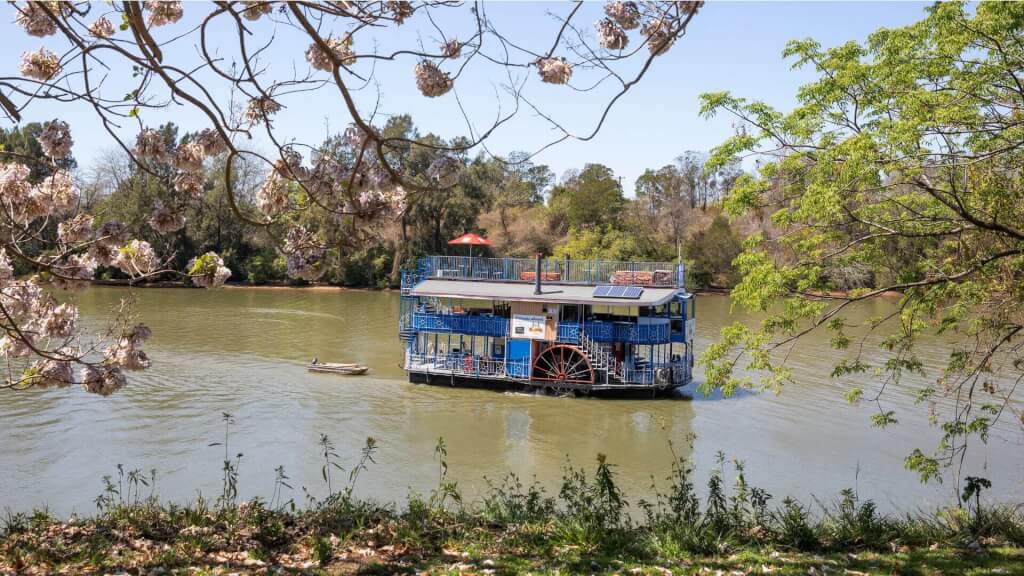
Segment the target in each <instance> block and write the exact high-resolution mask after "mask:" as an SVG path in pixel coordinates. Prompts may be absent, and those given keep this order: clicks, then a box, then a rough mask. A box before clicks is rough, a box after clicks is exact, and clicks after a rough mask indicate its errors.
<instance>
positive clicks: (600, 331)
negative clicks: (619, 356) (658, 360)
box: [583, 321, 671, 344]
mask: <svg viewBox="0 0 1024 576" xmlns="http://www.w3.org/2000/svg"><path fill="white" fill-rule="evenodd" d="M583 329H584V330H585V331H586V333H587V337H589V338H590V339H591V340H594V341H595V342H629V343H631V344H667V343H668V342H669V339H670V337H671V327H670V326H669V325H668V324H667V323H666V324H633V323H630V322H600V321H598V322H587V323H586V324H584V326H583Z"/></svg>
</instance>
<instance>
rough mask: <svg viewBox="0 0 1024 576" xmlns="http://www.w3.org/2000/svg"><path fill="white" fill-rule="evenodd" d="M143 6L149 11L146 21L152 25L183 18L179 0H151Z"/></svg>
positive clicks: (168, 22) (164, 23)
mask: <svg viewBox="0 0 1024 576" xmlns="http://www.w3.org/2000/svg"><path fill="white" fill-rule="evenodd" d="M143 6H144V7H145V8H146V10H148V11H149V18H147V19H146V23H147V24H149V25H150V26H164V25H166V24H173V23H175V22H177V21H178V20H181V16H182V14H183V10H182V8H181V2H178V1H177V0H150V1H148V2H145V3H144V4H143Z"/></svg>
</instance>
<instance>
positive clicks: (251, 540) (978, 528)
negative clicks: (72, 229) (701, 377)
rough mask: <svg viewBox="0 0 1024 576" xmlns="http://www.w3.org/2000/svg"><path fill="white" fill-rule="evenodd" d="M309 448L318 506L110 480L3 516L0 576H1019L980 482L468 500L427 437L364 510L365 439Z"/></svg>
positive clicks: (680, 473) (607, 467)
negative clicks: (409, 470) (922, 488)
mask: <svg viewBox="0 0 1024 576" xmlns="http://www.w3.org/2000/svg"><path fill="white" fill-rule="evenodd" d="M321 446H322V447H323V458H324V459H323V479H324V484H325V486H326V487H327V493H328V494H330V496H327V497H326V498H324V499H322V500H319V499H317V498H316V497H314V496H313V495H312V494H311V493H310V492H309V491H308V490H306V489H305V488H303V491H302V492H303V495H304V497H303V498H302V500H303V501H304V504H300V503H298V502H296V501H295V500H294V499H290V498H286V497H285V494H288V493H291V491H292V488H291V485H290V484H289V478H288V477H287V476H286V475H285V474H284V470H283V468H278V470H277V474H276V478H275V481H274V484H273V491H272V493H271V495H270V497H269V499H262V498H255V499H252V500H249V501H246V502H242V503H236V501H235V498H236V496H237V485H238V480H239V476H238V466H239V464H240V461H241V458H242V455H241V454H239V455H238V457H237V459H236V460H233V459H226V460H225V462H224V484H223V491H222V493H221V495H220V496H219V497H218V498H217V499H216V500H212V501H207V500H203V499H202V497H200V498H199V499H198V500H197V501H194V502H192V503H190V504H188V505H185V506H181V505H175V504H166V503H162V502H160V501H159V500H158V498H157V496H155V495H154V491H155V489H154V488H155V482H156V476H155V472H153V473H152V474H150V475H146V474H144V473H141V472H140V471H139V470H132V471H127V470H125V469H124V468H122V467H118V475H117V477H116V478H113V477H109V476H108V477H106V478H105V479H104V483H105V486H106V488H105V490H104V492H103V493H102V494H100V495H99V496H98V497H97V498H96V499H95V503H96V506H97V510H98V512H97V514H96V516H94V517H91V518H75V517H73V518H71V519H68V520H66V521H62V520H60V519H57V518H54V517H52V516H50V515H49V514H47V513H46V512H45V511H37V512H35V513H33V514H10V513H8V514H7V517H6V518H5V519H4V521H3V524H2V530H0V574H53V573H68V574H79V573H131V574H167V573H182V574H186V573H187V574H194V573H197V572H199V573H204V574H227V573H263V574H265V573H301V574H357V573H358V574H398V573H408V574H411V573H430V574H452V573H458V574H462V573H467V574H521V573H563V574H565V573H568V574H659V575H667V574H708V573H711V574H716V575H717V574H755V573H756V574H829V573H837V574H848V575H862V574H895V573H913V574H970V573H977V574H981V573H985V574H1024V511H1022V506H1020V505H1017V506H1010V505H991V506H990V505H986V504H984V503H983V500H982V499H981V491H982V490H984V489H985V486H984V485H983V484H970V483H969V485H970V486H973V488H969V489H968V490H967V491H965V494H964V500H965V502H964V503H965V505H966V507H964V508H946V509H942V510H936V511H934V512H932V513H922V512H917V513H913V514H902V515H885V514H881V513H879V512H878V511H877V508H876V507H875V505H874V503H873V502H871V501H860V500H859V499H858V497H857V495H856V493H855V492H854V491H853V490H845V491H843V492H842V493H841V494H840V495H839V496H838V497H837V498H836V499H835V500H834V501H833V502H831V503H828V502H822V501H819V500H817V499H815V502H816V506H815V508H814V509H813V510H812V508H811V507H809V506H806V505H803V504H801V503H800V502H798V501H796V500H794V499H791V498H786V499H783V500H782V501H781V502H778V504H777V505H769V502H773V500H772V496H771V495H770V494H768V493H767V492H765V491H764V490H761V489H759V488H757V487H755V486H752V485H750V484H748V482H747V480H746V476H745V473H744V469H743V467H742V465H740V464H735V476H733V477H732V478H731V479H730V481H727V478H726V470H725V468H724V464H723V466H722V467H721V468H719V469H717V470H714V471H712V473H711V476H710V478H709V480H708V482H707V495H706V497H705V498H703V499H701V498H699V497H698V495H697V492H696V490H695V487H694V484H693V470H692V468H691V467H690V465H689V462H688V460H686V459H680V460H679V461H677V462H676V464H675V465H674V466H673V473H672V475H671V476H670V477H669V478H668V482H667V484H666V485H665V487H664V489H657V488H655V489H654V493H653V496H652V497H651V498H649V499H646V500H640V501H638V502H636V503H635V504H631V503H630V502H628V501H627V500H626V498H625V496H624V493H623V492H622V489H621V487H620V486H619V485H618V484H617V479H616V478H617V476H616V472H615V468H614V467H613V466H612V465H611V464H609V463H608V462H607V461H606V459H605V457H604V456H600V455H599V456H598V458H597V464H596V466H595V467H594V468H593V469H587V470H585V469H583V468H579V469H577V468H574V467H571V466H568V467H567V468H566V469H565V470H564V473H563V477H562V484H561V488H560V489H559V491H558V493H557V495H554V496H549V495H548V494H547V493H546V492H545V491H544V489H543V488H541V487H540V486H539V485H538V484H536V483H533V484H528V485H526V484H524V483H523V482H521V481H520V480H519V478H518V477H517V476H515V475H509V476H507V477H505V479H504V480H502V481H500V482H495V481H490V480H488V481H487V485H488V489H487V490H486V491H485V492H484V493H483V494H482V495H481V496H480V497H479V498H477V499H474V500H473V501H468V500H466V499H464V498H463V496H462V493H461V491H460V489H459V485H458V483H457V482H455V481H453V480H451V479H450V478H449V477H448V464H447V457H448V453H447V448H446V445H445V443H444V442H443V441H439V442H438V445H437V448H436V449H435V460H436V464H437V475H436V479H437V483H436V487H435V488H434V489H432V490H430V492H429V494H426V495H420V494H417V493H415V492H411V493H410V494H409V495H408V496H407V498H406V501H405V502H403V503H401V504H398V503H391V504H381V503H378V502H376V501H372V500H366V499H360V498H358V497H356V496H355V495H354V494H355V490H356V485H357V481H358V479H359V476H360V474H361V473H362V472H364V471H366V470H368V465H370V464H372V463H373V462H374V454H375V453H376V441H374V440H373V439H368V440H367V443H366V445H365V447H364V448H363V450H362V457H361V458H360V459H359V461H358V463H356V464H354V465H353V466H352V467H351V468H350V469H348V470H345V471H346V472H348V474H347V479H346V478H345V475H342V472H343V470H342V468H341V467H340V466H338V465H337V464H336V455H335V453H334V446H333V444H331V443H330V441H329V440H327V439H326V437H324V438H322V440H321ZM225 454H226V455H230V451H228V450H227V449H225ZM332 474H333V475H334V476H341V477H340V478H339V477H333V478H332ZM332 481H333V483H332ZM340 484H343V485H344V487H342V488H340V489H339V487H338V486H339V485H340ZM144 492H149V494H148V495H147V496H143V493H144Z"/></svg>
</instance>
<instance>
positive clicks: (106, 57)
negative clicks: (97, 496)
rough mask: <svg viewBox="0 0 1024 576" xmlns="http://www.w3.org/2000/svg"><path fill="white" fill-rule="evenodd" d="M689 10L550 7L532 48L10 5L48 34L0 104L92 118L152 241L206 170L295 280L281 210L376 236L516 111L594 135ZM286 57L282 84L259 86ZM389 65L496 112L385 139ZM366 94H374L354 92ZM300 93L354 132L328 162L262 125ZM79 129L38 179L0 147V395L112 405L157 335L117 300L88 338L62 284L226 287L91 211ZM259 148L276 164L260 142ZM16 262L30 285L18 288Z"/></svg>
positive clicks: (296, 247)
mask: <svg viewBox="0 0 1024 576" xmlns="http://www.w3.org/2000/svg"><path fill="white" fill-rule="evenodd" d="M701 4H702V3H701V2H643V3H634V2H609V3H608V4H606V5H604V7H603V13H602V14H598V17H597V21H596V22H594V21H593V16H591V20H590V21H584V15H585V14H586V13H587V12H588V11H589V10H591V9H592V8H595V7H592V6H585V5H584V4H583V3H582V2H576V3H572V4H566V5H564V6H559V12H560V13H558V14H551V13H545V12H543V11H541V10H538V9H537V8H536V7H532V6H531V7H526V6H523V7H522V8H523V10H532V11H534V12H535V13H534V14H532V15H531V16H532V17H534V18H540V17H546V18H549V19H552V20H553V21H554V22H555V23H556V24H557V26H556V29H557V33H556V34H555V35H554V37H547V38H542V39H541V41H540V42H539V43H538V44H537V45H530V44H531V43H530V42H527V41H526V40H522V39H518V38H515V37H513V35H510V34H511V33H514V32H516V30H515V27H511V28H512V30H505V29H503V27H502V23H501V22H500V21H496V20H494V19H492V18H490V17H489V16H488V14H487V10H486V7H485V6H484V5H483V4H480V3H473V4H463V3H460V2H451V1H428V2H422V3H412V2H347V1H338V2H323V3H321V2H287V3H285V2H214V3H189V4H187V5H185V4H183V3H182V2H163V1H153V2H116V3H109V4H99V3H88V2H17V3H15V2H11V3H10V4H9V5H8V8H9V9H10V10H12V12H9V14H10V15H11V17H12V19H14V20H15V21H16V23H17V24H18V25H19V26H20V27H21V28H22V29H23V30H24V32H25V33H26V34H28V35H29V36H31V37H36V38H39V39H41V42H43V40H42V39H46V40H45V42H44V43H45V45H44V46H40V47H39V48H38V49H36V50H30V51H27V52H25V53H24V54H23V55H22V58H21V64H20V69H19V71H18V72H19V74H18V75H15V76H0V109H2V111H3V112H4V113H5V114H6V116H7V118H8V120H10V121H11V122H13V123H17V122H20V121H21V120H22V116H23V115H25V114H27V113H30V112H31V111H32V110H33V109H34V107H35V106H38V105H39V104H40V103H41V102H46V101H49V102H50V103H51V104H59V105H66V106H67V108H68V109H69V110H70V109H71V107H72V105H75V106H77V107H76V108H74V109H75V110H79V111H80V110H82V109H83V107H84V109H86V110H88V113H89V114H93V115H95V117H94V118H93V120H95V121H98V125H99V126H101V127H102V129H103V130H104V131H105V132H106V133H107V135H108V136H109V138H110V141H111V142H112V143H114V144H116V146H118V147H119V148H121V149H122V150H123V151H124V152H125V153H127V154H128V155H129V156H130V158H131V162H132V163H133V164H134V166H135V168H136V169H138V170H140V171H143V172H145V173H146V174H148V175H149V176H152V177H153V178H155V179H157V181H158V182H160V183H161V187H160V188H161V192H160V194H159V197H158V198H157V199H156V200H155V202H154V204H153V206H152V213H151V216H150V218H149V221H148V224H149V225H150V226H151V227H152V229H153V230H154V231H155V232H156V233H158V234H171V233H174V232H175V231H177V230H179V229H181V228H182V227H184V226H185V225H186V217H185V209H186V208H187V207H189V206H191V205H195V204H196V203H200V204H201V203H202V202H203V201H204V193H205V192H206V190H207V189H208V188H209V186H210V185H211V184H210V181H209V180H210V178H209V174H210V170H211V168H214V169H215V170H216V173H217V178H218V179H219V180H220V181H221V182H220V183H221V184H222V185H223V186H224V189H225V190H226V191H227V194H228V197H229V200H230V203H231V208H232V210H233V213H234V215H235V216H236V217H237V218H238V219H240V220H241V221H243V222H245V223H246V224H247V225H249V226H252V227H254V228H255V229H266V230H274V231H281V232H280V234H278V236H279V237H278V245H279V250H280V251H281V252H282V253H283V254H284V255H285V256H286V258H287V270H288V274H289V275H290V276H292V277H295V278H302V279H305V280H316V279H317V278H319V277H320V275H321V274H322V272H323V270H324V259H325V258H326V254H327V250H326V247H325V245H324V241H323V239H322V238H321V237H320V235H319V233H318V232H317V231H316V230H313V229H307V227H304V226H301V225H299V224H297V223H296V221H297V219H296V218H292V217H291V216H292V215H293V214H294V213H296V212H298V211H310V210H318V211H322V212H324V213H325V214H327V215H329V216H331V217H334V218H347V219H349V220H350V221H351V222H352V226H353V228H354V229H355V228H371V229H372V228H373V227H374V226H375V225H377V223H380V222H382V221H383V219H387V218H395V217H397V216H400V215H401V214H402V213H403V212H404V211H405V210H406V209H407V208H408V207H409V206H411V205H413V204H414V203H416V202H417V201H418V199H420V198H423V197H425V196H428V195H430V194H432V193H434V192H436V191H438V190H443V189H445V188H447V187H451V186H453V185H454V184H455V183H456V182H457V181H458V178H459V172H460V168H461V166H462V165H463V162H464V160H465V157H466V155H467V154H468V153H469V152H470V151H473V150H478V151H481V150H482V151H486V142H487V140H488V139H489V138H491V137H492V136H493V135H494V134H495V133H496V132H497V131H499V130H500V129H501V128H502V127H503V126H505V125H506V124H509V123H511V122H514V121H515V120H516V118H517V117H518V116H520V115H522V114H524V113H526V114H529V115H530V116H531V117H532V118H534V119H537V118H539V119H541V120H542V122H543V123H545V124H547V125H548V127H549V128H550V130H551V132H552V133H553V134H554V135H555V136H554V137H553V138H552V139H551V140H550V141H549V142H547V143H545V144H544V145H542V146H541V147H539V148H538V151H539V150H540V149H543V148H546V147H548V146H551V145H554V144H557V143H559V142H563V141H566V140H570V139H578V140H588V139H591V138H593V137H594V135H596V134H597V132H598V131H599V130H600V128H601V126H602V125H603V124H604V122H605V120H606V118H607V116H608V114H609V113H610V112H611V110H612V108H613V106H614V104H615V103H616V102H618V101H619V100H620V99H621V97H622V96H623V95H624V94H625V93H626V92H627V91H629V90H630V88H631V87H632V86H634V85H635V84H636V83H637V82H638V81H640V80H641V79H642V78H643V77H644V76H645V75H646V74H647V73H648V71H649V70H650V68H651V66H652V65H653V63H654V62H655V59H656V58H657V56H658V55H660V54H663V53H664V52H666V51H667V50H669V49H670V48H671V47H672V46H673V44H674V43H675V42H676V41H677V40H678V39H679V38H680V37H681V36H682V35H683V34H684V33H685V31H686V27H687V25H688V24H689V23H690V20H691V19H692V18H693V17H694V16H695V15H696V13H697V11H698V9H699V8H700V6H701ZM594 11H596V10H594ZM460 19H461V20H460ZM446 22H461V25H458V26H457V25H454V24H453V25H451V26H450V27H449V26H447V25H446V24H445V23H446ZM398 29H400V30H398ZM395 38H397V39H398V40H397V43H398V44H397V45H395V42H396V41H395ZM534 40H536V39H534ZM186 46H187V47H188V49H187V50H186V49H183V47H186ZM271 61H272V62H274V66H269V65H268V62H271ZM281 61H284V62H287V63H289V66H288V68H289V72H288V74H287V75H285V76H282V75H280V74H278V75H275V74H273V73H271V70H272V69H273V70H275V71H280V70H281V69H282V66H281V65H280V62H281ZM389 66H395V67H399V68H401V70H405V71H407V72H406V73H408V74H410V75H411V77H412V79H413V80H414V85H415V86H416V88H417V89H418V90H419V92H420V93H421V94H422V97H423V98H431V99H439V98H440V99H443V98H451V99H456V100H457V99H458V87H459V85H460V80H461V79H462V78H463V77H468V76H469V75H470V74H471V73H472V74H481V73H486V74H489V76H490V77H493V78H492V82H493V84H494V85H495V87H496V91H495V92H496V93H495V98H496V100H501V101H502V103H503V104H504V105H503V106H502V107H500V110H501V111H500V112H499V113H498V114H497V115H495V116H494V117H490V118H488V119H487V121H486V122H484V123H483V124H481V122H480V120H479V119H478V118H473V117H471V115H470V114H469V113H468V112H467V111H466V109H465V107H463V106H462V102H461V101H459V102H458V103H459V109H460V110H462V116H463V117H462V118H455V120H457V121H458V122H457V123H458V124H460V125H464V126H465V127H466V133H465V134H464V135H463V136H461V137H458V138H454V139H452V140H450V141H447V142H446V141H442V140H440V139H436V138H433V139H418V140H411V139H407V138H396V137H389V136H387V135H386V134H385V133H384V131H383V130H381V123H382V114H381V112H380V110H379V109H378V108H379V102H380V98H379V94H380V90H381V88H380V81H379V76H380V73H381V71H382V70H384V69H385V68H386V67H389ZM538 82H539V83H543V84H552V85H558V86H560V87H561V89H564V90H565V95H566V97H567V98H578V99H586V100H594V99H601V101H600V103H599V105H598V106H597V109H598V110H599V113H598V114H597V116H596V118H594V119H593V123H592V125H591V126H589V127H586V128H585V129H584V130H583V131H579V132H576V131H572V130H571V129H569V128H568V127H567V126H566V125H564V124H563V123H561V122H560V121H559V120H558V119H557V118H556V117H555V115H554V114H552V113H549V112H547V111H545V110H544V109H542V107H541V106H540V105H539V104H538V103H536V102H534V101H533V100H532V99H531V98H530V97H529V96H528V93H529V89H530V87H531V86H534V85H535V84H536V83H538ZM125 83H127V84H128V85H130V89H129V90H127V95H126V94H125V90H124V89H123V87H124V85H125ZM411 85H412V84H410V86H411ZM373 88H376V89H377V91H378V94H377V98H367V97H366V93H367V92H372V89H373ZM310 92H324V93H328V94H330V95H331V97H332V98H333V99H334V100H335V102H336V103H337V106H336V108H334V110H336V111H337V113H338V114H340V115H342V116H343V122H342V125H345V124H346V123H347V124H348V128H347V129H346V130H345V131H344V137H343V138H341V139H340V142H339V145H338V146H337V147H336V148H337V149H332V150H324V149H322V148H320V147H317V146H313V145H310V144H307V143H302V142H300V141H298V139H297V138H296V136H295V134H293V133H292V132H290V131H289V126H288V125H287V124H286V123H275V115H277V114H278V113H279V112H281V110H283V109H285V108H287V107H289V106H301V104H302V102H303V99H304V98H307V97H308V94H309V93H310ZM172 107H185V108H188V109H189V110H191V111H193V112H196V113H197V114H198V115H199V117H201V118H202V119H203V125H201V126H194V127H190V128H191V129H192V130H193V131H192V132H190V133H189V135H187V136H186V138H185V139H184V140H182V141H181V142H176V141H175V140H174V139H169V138H167V137H165V135H164V134H162V133H161V131H160V130H159V129H158V126H156V125H153V124H151V123H149V122H147V119H149V118H153V117H158V116H159V114H160V113H161V112H162V111H166V110H168V109H171V108H172ZM75 121H76V118H75V117H74V116H68V117H65V118H60V119H53V120H52V121H49V122H47V123H46V124H45V126H44V129H43V130H42V132H41V133H40V134H39V136H38V144H39V146H41V149H42V151H43V153H44V154H45V157H46V161H45V166H43V167H42V168H41V169H40V170H38V172H40V173H38V174H36V173H33V172H34V171H33V170H30V168H29V166H28V161H27V160H28V159H26V158H20V157H18V155H17V154H16V153H13V152H10V151H0V161H2V162H3V163H2V167H0V200H2V207H0V211H2V216H0V219H2V225H0V230H2V233H3V238H2V241H0V242H2V248H0V290H2V298H0V327H2V329H3V338H2V340H0V352H2V353H3V354H4V356H6V358H7V359H8V361H7V367H8V368H7V371H8V374H7V378H6V384H3V385H2V386H3V387H6V388H8V389H27V388H33V387H45V386H51V385H55V386H68V385H70V384H72V383H75V382H80V383H81V384H82V386H83V387H84V388H85V389H86V390H88V391H89V392H94V393H98V394H103V395H107V394H110V393H112V392H114V391H116V390H118V389H120V388H121V387H123V386H124V385H125V383H126V376H125V372H126V371H130V370H141V369H145V368H146V367H148V366H149V364H150V360H149V358H148V357H147V356H146V354H145V352H144V351H143V350H141V345H142V342H143V341H144V340H145V339H146V338H147V337H148V336H149V335H150V331H149V329H148V328H147V327H146V326H144V325H142V324H139V323H137V322H136V321H135V320H134V319H133V316H132V313H131V306H130V298H128V299H126V300H125V302H124V303H123V305H122V307H121V309H120V310H118V311H116V313H115V314H114V318H113V319H111V322H110V326H109V327H108V329H107V330H106V331H105V332H104V333H103V334H99V335H97V336H89V337H86V336H85V335H83V334H82V330H81V329H80V327H79V325H78V310H77V308H76V307H75V305H74V303H73V300H70V301H65V302H63V303H61V301H60V300H59V299H58V298H57V297H55V295H54V291H55V290H75V289H80V288H84V287H86V286H88V285H89V283H90V281H91V280H93V278H94V276H95V274H96V270H97V268H98V267H100V266H107V267H115V268H117V269H118V270H120V271H121V272H123V273H124V274H125V275H127V276H128V277H129V278H130V279H131V281H132V282H137V281H140V280H145V279H150V278H153V277H155V276H158V275H159V276H167V275H169V274H179V275H183V276H185V277H187V278H188V279H190V281H191V282H192V283H193V284H195V285H196V286H199V287H203V288H216V287H219V286H221V285H223V284H224V282H225V281H226V280H227V279H228V278H229V276H230V274H231V272H230V270H229V269H228V268H227V267H225V265H224V262H223V260H222V258H221V256H219V255H218V254H216V253H213V252H209V253H206V254H204V255H202V256H199V257H197V258H194V259H192V261H191V262H189V264H188V266H187V267H186V268H187V269H185V270H178V271H174V270H171V269H169V267H168V265H167V263H169V262H170V261H171V258H170V255H168V254H158V253H157V252H156V250H154V248H153V247H152V246H151V245H150V244H149V243H148V242H146V241H143V240H138V239H134V238H132V237H131V236H132V235H131V232H130V228H129V227H128V226H127V225H126V224H124V223H122V222H117V221H102V219H100V218H94V217H95V216H96V215H90V214H87V213H85V211H84V210H83V209H82V208H83V205H84V203H83V202H82V200H81V198H80V193H79V190H78V187H77V185H76V181H75V178H74V177H73V175H72V173H71V171H70V169H69V164H71V161H70V160H69V158H70V157H71V154H72V147H73V144H74V136H73V134H74V126H73V125H74V123H75ZM455 123H456V122H453V124H455ZM481 126H482V127H481ZM257 137H258V138H259V139H260V140H262V141H264V142H269V143H270V145H269V149H270V152H267V148H268V146H266V145H264V146H262V147H259V146H256V145H255V144H254V140H256V139H257ZM410 149H417V150H418V152H419V153H420V154H421V155H422V156H424V157H426V158H427V159H428V160H429V161H428V162H427V163H425V164H424V165H423V167H422V168H421V169H417V170H409V169H405V168H403V164H402V163H401V162H400V161H399V160H400V156H401V155H403V154H406V153H408V152H409V150H410ZM253 166H256V167H262V170H261V171H262V173H263V176H262V177H261V179H260V180H261V181H260V182H259V183H258V184H257V185H256V187H255V188H256V189H255V202H254V203H252V204H250V203H243V202H239V201H238V198H237V195H238V194H239V190H238V188H239V187H238V183H237V178H238V175H237V174H238V172H239V171H240V170H241V169H242V168H243V167H244V168H246V169H251V168H252V167H253ZM250 206H251V207H250ZM101 221H102V223H101V224H100V223H99V222H101ZM15 268H19V269H21V270H28V271H29V272H28V273H27V274H17V275H16V274H15ZM63 300H67V299H63Z"/></svg>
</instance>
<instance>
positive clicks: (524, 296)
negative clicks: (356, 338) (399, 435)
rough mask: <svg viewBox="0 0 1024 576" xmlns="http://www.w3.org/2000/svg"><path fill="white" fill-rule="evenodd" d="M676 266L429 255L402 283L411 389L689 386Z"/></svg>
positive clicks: (680, 272)
mask: <svg viewBox="0 0 1024 576" xmlns="http://www.w3.org/2000/svg"><path fill="white" fill-rule="evenodd" d="M684 278H685V274H684V269H683V265H682V264H673V263H657V262H611V261H603V260H598V261H589V260H568V259H567V260H561V259H542V258H540V257H538V258H536V259H533V260H531V259H517V258H473V257H462V256H428V257H425V258H421V259H420V260H419V262H418V263H417V266H416V269H415V270H406V271H404V272H403V275H402V288H401V291H402V292H401V308H400V310H401V311H400V319H399V337H400V339H401V341H402V343H403V345H404V347H405V364H404V367H405V370H406V372H407V373H408V374H409V380H410V381H411V382H417V383H427V384H440V385H452V386H458V385H465V386H474V387H487V388H503V389H514V390H534V391H545V392H550V393H554V394H559V395H576V394H580V395H641V396H657V395H659V394H662V393H666V392H669V391H671V390H673V389H675V388H678V387H681V386H685V385H686V384H688V383H689V382H690V381H691V379H692V372H693V359H694V352H693V335H694V321H695V319H694V313H695V299H694V296H693V295H692V294H690V293H689V292H687V290H686V288H685V285H684Z"/></svg>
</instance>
